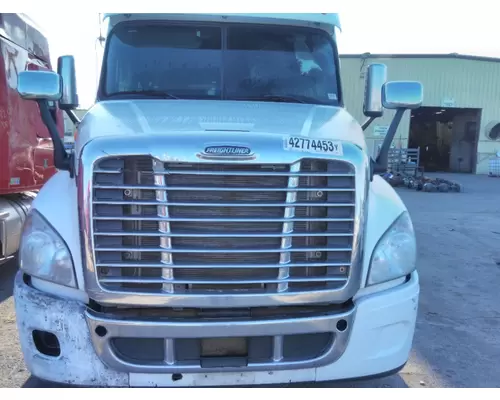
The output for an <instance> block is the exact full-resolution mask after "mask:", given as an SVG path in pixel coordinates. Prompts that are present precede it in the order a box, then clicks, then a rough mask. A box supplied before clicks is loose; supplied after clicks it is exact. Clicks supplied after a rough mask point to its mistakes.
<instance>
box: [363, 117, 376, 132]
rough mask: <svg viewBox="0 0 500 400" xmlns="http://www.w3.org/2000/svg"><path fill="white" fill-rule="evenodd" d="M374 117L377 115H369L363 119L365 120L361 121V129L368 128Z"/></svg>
mask: <svg viewBox="0 0 500 400" xmlns="http://www.w3.org/2000/svg"><path fill="white" fill-rule="evenodd" d="M376 119H377V117H369V118H368V119H366V120H365V122H363V124H362V125H361V129H363V130H366V128H368V127H369V126H370V124H371V123H372V122H373V121H375V120H376Z"/></svg>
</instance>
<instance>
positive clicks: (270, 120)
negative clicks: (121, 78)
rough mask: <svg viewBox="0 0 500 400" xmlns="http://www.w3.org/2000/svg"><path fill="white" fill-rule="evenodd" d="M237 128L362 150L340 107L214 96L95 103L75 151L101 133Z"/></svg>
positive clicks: (356, 128)
mask: <svg viewBox="0 0 500 400" xmlns="http://www.w3.org/2000/svg"><path fill="white" fill-rule="evenodd" d="M214 131H219V132H220V131H235V132H234V134H235V135H237V137H239V138H244V137H245V136H246V135H250V137H251V136H252V134H269V135H287V136H288V135H293V136H303V137H310V138H324V139H326V138H328V139H335V140H342V141H347V142H352V143H354V144H355V145H357V146H359V147H360V148H361V149H363V150H365V149H366V143H365V139H364V135H363V131H362V130H361V127H360V125H359V123H358V122H357V121H356V120H354V119H353V118H352V116H351V115H350V114H349V113H347V112H346V111H345V110H344V109H343V108H340V107H332V106H318V105H310V104H296V103H276V102H246V101H218V100H163V99H159V100H157V99H153V100H149V99H147V100H115V101H104V102H99V103H97V104H96V105H94V106H93V107H92V108H91V109H90V110H89V111H88V112H87V113H86V114H85V117H84V118H83V120H82V122H81V124H80V126H79V128H78V139H77V143H76V148H75V150H76V154H80V151H81V149H82V147H83V146H84V145H85V143H87V142H88V141H90V140H92V139H94V138H97V137H102V136H123V137H124V138H126V137H130V136H137V135H146V136H155V135H172V134H174V135H180V136H182V137H183V139H188V136H189V135H190V134H196V135H199V134H200V133H202V132H206V134H207V136H208V135H210V134H211V133H213V132H214Z"/></svg>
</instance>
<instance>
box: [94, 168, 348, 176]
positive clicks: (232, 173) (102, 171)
mask: <svg viewBox="0 0 500 400" xmlns="http://www.w3.org/2000/svg"><path fill="white" fill-rule="evenodd" d="M193 172H194V173H196V175H215V176H285V177H291V176H298V177H301V176H304V177H309V176H313V177H314V176H317V177H354V176H355V174H349V173H348V174H340V173H321V172H311V173H309V172H260V171H259V172H256V171H200V170H199V171H193V170H188V171H184V170H179V169H177V170H174V171H163V172H162V171H155V175H159V174H163V175H193ZM94 173H96V174H121V173H123V170H122V169H100V168H97V169H95V170H94Z"/></svg>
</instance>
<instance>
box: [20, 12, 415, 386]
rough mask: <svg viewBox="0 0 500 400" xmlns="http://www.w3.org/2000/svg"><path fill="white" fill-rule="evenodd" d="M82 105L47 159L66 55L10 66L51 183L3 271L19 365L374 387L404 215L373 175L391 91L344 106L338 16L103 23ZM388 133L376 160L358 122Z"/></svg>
mask: <svg viewBox="0 0 500 400" xmlns="http://www.w3.org/2000/svg"><path fill="white" fill-rule="evenodd" d="M106 18H108V22H109V30H108V33H107V38H106V45H105V53H104V58H103V64H102V72H101V78H100V83H99V87H98V92H97V96H96V102H95V105H94V106H93V107H92V108H91V109H90V110H89V111H88V112H87V114H86V115H85V116H84V117H83V119H82V120H81V121H80V123H79V126H78V135H77V140H76V143H75V150H74V152H71V153H67V152H65V151H64V147H63V146H62V145H61V144H62V143H61V140H62V139H61V138H60V134H59V133H58V131H57V127H56V126H55V125H54V123H53V120H52V119H51V118H50V113H49V106H48V104H49V102H54V101H55V102H58V104H59V107H60V108H61V109H63V110H66V112H68V113H72V110H74V109H75V108H76V107H77V105H78V104H77V103H78V100H77V92H76V85H75V83H76V80H75V65H74V59H73V58H72V57H71V56H63V57H61V58H60V59H59V62H58V73H55V72H47V71H26V72H21V73H20V74H19V77H18V87H17V90H18V92H19V94H20V96H21V97H22V98H24V99H31V100H33V101H36V102H37V103H38V105H39V108H40V112H41V115H42V118H43V120H44V122H45V124H46V125H47V127H48V129H49V131H50V133H51V135H52V138H53V140H54V141H57V142H58V145H55V146H54V159H55V165H56V167H57V168H58V172H57V173H56V174H55V175H54V176H53V177H52V178H51V179H50V180H49V181H48V182H47V183H46V184H45V185H44V187H43V188H42V189H41V191H40V193H39V194H38V196H37V197H36V199H35V200H34V202H33V205H32V208H31V212H30V214H29V217H28V219H27V221H26V223H25V226H24V232H23V234H22V239H21V245H20V252H19V266H20V269H19V272H18V274H17V278H16V280H15V290H14V296H15V304H16V313H17V324H18V330H19V336H20V341H21V347H22V351H23V354H24V359H25V362H26V365H27V367H28V369H29V370H30V371H31V373H32V374H33V375H34V376H36V377H38V378H41V379H44V380H49V381H54V382H61V383H69V384H76V385H90V386H220V385H249V384H279V383H288V382H303V381H325V380H344V379H352V378H368V377H374V376H381V375H386V374H392V373H395V372H396V371H398V370H400V369H401V368H402V367H403V366H404V365H405V363H406V362H407V360H408V357H409V352H410V349H411V346H412V341H413V335H414V329H415V321H416V316H417V307H418V299H419V280H418V274H417V271H416V253H417V251H416V242H415V234H414V231H413V226H412V222H411V219H410V217H409V215H408V211H407V209H406V207H405V205H404V204H403V202H402V201H401V199H400V198H399V197H398V195H397V194H396V192H395V191H394V190H393V189H392V188H391V187H390V185H389V184H388V183H386V182H385V181H384V180H383V179H382V178H381V177H380V176H379V175H378V174H379V173H380V172H384V171H385V170H386V167H387V153H388V150H389V147H390V144H391V142H392V139H393V138H394V134H395V131H396V128H397V126H398V124H399V122H400V120H401V117H402V115H403V113H404V112H405V111H406V110H408V109H412V108H417V107H419V106H420V104H421V102H422V96H423V89H422V86H421V84H420V83H418V82H412V81H392V82H391V81H387V76H386V68H385V66H384V65H382V64H372V65H370V66H369V68H368V70H367V74H366V90H365V100H364V113H365V115H366V116H367V121H365V122H363V123H362V124H360V123H358V122H357V121H356V120H354V119H353V117H352V116H351V115H350V114H349V113H348V112H347V111H346V110H345V109H344V96H345V94H344V93H343V91H342V86H341V82H340V74H339V68H340V66H339V57H338V53H337V47H336V29H337V28H339V19H338V15H337V14H225V15H222V14H111V15H107V16H106ZM384 108H385V109H390V110H395V116H394V119H393V122H392V124H391V126H390V128H389V130H388V132H387V135H386V137H385V141H384V144H383V146H382V148H381V149H380V152H379V155H378V157H377V158H376V159H371V157H370V156H369V154H368V151H367V145H366V143H365V139H364V135H363V129H365V128H366V127H367V126H368V125H369V124H370V122H371V121H373V120H374V119H375V118H377V117H380V116H381V115H382V114H383V111H384Z"/></svg>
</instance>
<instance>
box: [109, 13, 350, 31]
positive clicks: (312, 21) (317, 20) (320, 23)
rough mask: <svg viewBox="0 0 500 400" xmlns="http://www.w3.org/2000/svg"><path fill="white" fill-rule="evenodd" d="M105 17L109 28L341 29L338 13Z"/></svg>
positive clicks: (111, 15)
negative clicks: (131, 24)
mask: <svg viewBox="0 0 500 400" xmlns="http://www.w3.org/2000/svg"><path fill="white" fill-rule="evenodd" d="M103 19H104V20H106V19H108V20H109V26H108V30H111V29H112V28H113V27H114V26H115V25H116V24H118V23H120V22H123V21H133V20H143V21H148V20H156V21H158V20H160V21H161V20H169V21H200V22H202V21H203V22H233V23H259V24H283V25H295V26H311V25H312V26H315V27H318V28H321V29H324V30H326V31H328V32H329V33H330V34H334V32H335V28H338V29H341V26H340V20H339V15H338V14H336V13H303V14H299V13H281V14H277V13H255V14H230V13H228V14H206V13H204V14H139V13H130V14H124V13H121V14H118V13H114V14H109V13H108V14H104V16H103Z"/></svg>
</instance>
